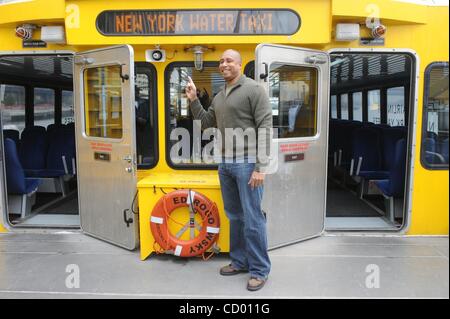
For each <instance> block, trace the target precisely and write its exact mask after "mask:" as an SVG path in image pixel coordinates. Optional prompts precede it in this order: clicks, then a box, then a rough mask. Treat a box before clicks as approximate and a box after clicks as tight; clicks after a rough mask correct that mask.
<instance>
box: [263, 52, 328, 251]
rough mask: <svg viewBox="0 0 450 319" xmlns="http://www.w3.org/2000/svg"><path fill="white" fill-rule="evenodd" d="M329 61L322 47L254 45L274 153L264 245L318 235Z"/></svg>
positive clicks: (265, 205)
mask: <svg viewBox="0 0 450 319" xmlns="http://www.w3.org/2000/svg"><path fill="white" fill-rule="evenodd" d="M329 64H330V63H329V56H328V54H327V53H325V52H321V51H316V50H309V49H303V48H297V47H287V46H281V45H274V44H260V45H258V47H257V48H256V61H255V79H256V80H257V81H258V82H259V83H260V84H261V85H263V86H264V88H265V89H266V90H267V93H268V94H269V97H270V101H271V105H272V116H273V125H274V140H273V144H274V145H273V147H274V154H275V155H276V156H274V159H273V161H272V167H273V173H272V174H269V175H268V176H267V177H266V181H265V186H264V198H263V210H264V211H265V212H266V215H267V231H268V240H269V248H276V247H280V246H284V245H287V244H291V243H294V242H298V241H301V240H305V239H309V238H312V237H315V236H319V235H320V234H321V233H322V232H323V229H324V221H325V209H326V178H327V147H328V134H327V128H328V103H329V102H328V101H329V73H330V72H329Z"/></svg>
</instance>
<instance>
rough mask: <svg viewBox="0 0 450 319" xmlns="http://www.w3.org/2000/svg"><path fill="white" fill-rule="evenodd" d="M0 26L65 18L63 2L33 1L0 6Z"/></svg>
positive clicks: (54, 0) (57, 0)
mask: <svg viewBox="0 0 450 319" xmlns="http://www.w3.org/2000/svg"><path fill="white" fill-rule="evenodd" d="M0 12H1V14H0V24H7V23H16V22H20V21H29V22H31V21H42V20H54V19H58V20H60V21H61V22H62V21H63V19H64V17H65V1H64V0H33V1H27V2H18V3H10V4H5V5H0Z"/></svg>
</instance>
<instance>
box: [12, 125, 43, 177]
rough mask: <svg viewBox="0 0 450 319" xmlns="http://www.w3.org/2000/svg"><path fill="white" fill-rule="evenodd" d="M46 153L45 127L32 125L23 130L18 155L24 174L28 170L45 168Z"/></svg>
mask: <svg viewBox="0 0 450 319" xmlns="http://www.w3.org/2000/svg"><path fill="white" fill-rule="evenodd" d="M46 155H47V136H46V130H45V127H42V126H32V127H27V128H25V129H24V130H23V132H22V136H21V141H20V148H19V157H20V162H21V163H22V167H23V168H24V170H25V174H27V175H28V170H41V169H44V168H45V162H46Z"/></svg>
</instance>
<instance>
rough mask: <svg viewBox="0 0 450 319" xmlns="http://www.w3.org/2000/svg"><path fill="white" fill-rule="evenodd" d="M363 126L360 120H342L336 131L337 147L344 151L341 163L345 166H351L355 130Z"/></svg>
mask: <svg viewBox="0 0 450 319" xmlns="http://www.w3.org/2000/svg"><path fill="white" fill-rule="evenodd" d="M360 127H362V123H361V122H359V121H341V122H340V125H339V127H338V128H337V132H336V148H337V149H338V150H340V151H341V152H342V154H341V160H340V162H339V165H340V166H342V167H345V168H348V167H349V166H350V161H351V158H352V153H353V144H352V140H353V136H354V132H355V130H357V129H358V128H360Z"/></svg>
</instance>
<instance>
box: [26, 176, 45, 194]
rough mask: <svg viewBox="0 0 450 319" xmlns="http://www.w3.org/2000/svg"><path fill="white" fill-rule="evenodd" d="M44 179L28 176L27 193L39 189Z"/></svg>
mask: <svg viewBox="0 0 450 319" xmlns="http://www.w3.org/2000/svg"><path fill="white" fill-rule="evenodd" d="M41 183H42V181H41V180H40V179H38V178H26V179H25V190H26V193H27V194H30V193H32V192H34V191H36V190H37V188H38V187H39V185H40V184H41Z"/></svg>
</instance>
